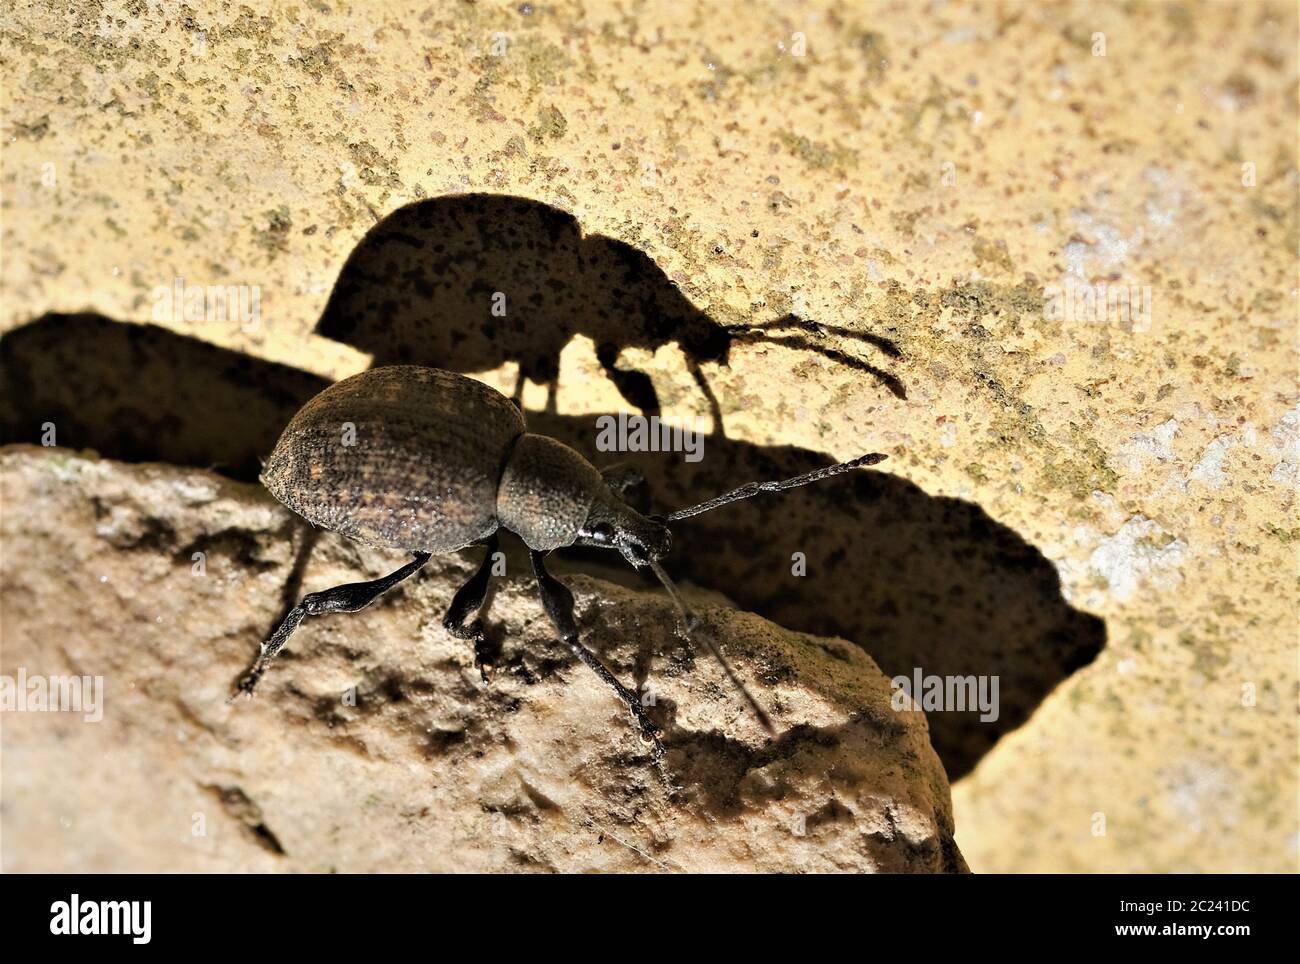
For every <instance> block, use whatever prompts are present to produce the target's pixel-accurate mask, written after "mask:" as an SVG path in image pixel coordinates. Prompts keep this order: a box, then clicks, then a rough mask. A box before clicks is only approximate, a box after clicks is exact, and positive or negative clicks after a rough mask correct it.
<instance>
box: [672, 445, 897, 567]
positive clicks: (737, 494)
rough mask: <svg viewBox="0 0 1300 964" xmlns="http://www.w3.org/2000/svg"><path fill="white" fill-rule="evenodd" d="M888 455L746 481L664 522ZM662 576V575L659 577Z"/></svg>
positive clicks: (877, 454)
mask: <svg viewBox="0 0 1300 964" xmlns="http://www.w3.org/2000/svg"><path fill="white" fill-rule="evenodd" d="M886 458H888V456H886V455H883V454H881V453H880V452H871V453H869V454H867V455H859V456H858V457H857V458H856V459H853V460H852V461H850V462H841V463H839V464H838V465H828V466H827V467H826V468H824V469H816V470H815V471H812V472H806V473H804V474H803V475H796V476H795V477H794V478H793V479H786V480H784V481H783V482H747V483H745V484H744V485H742V486H741V487H740V488H738V489H733V490H732V491H730V492H728V493H727V494H726V495H719V496H717V497H715V498H712V499H710V500H709V501H708V502H701V503H700V504H699V505H693V506H691V507H689V508H686V509H678V510H677V511H676V512H674V513H672V514H671V515H668V516H664V517H663V518H664V521H665V522H676V521H678V520H679V519H688V518H690V517H691V516H693V515H699V514H700V513H701V512H708V511H710V510H711V509H716V508H718V507H719V506H723V505H726V504H727V503H729V502H739V501H740V500H741V499H748V498H750V497H752V496H755V495H758V494H759V493H760V492H784V491H785V490H786V489H796V488H798V487H799V486H801V485H807V484H808V483H809V482H820V481H821V480H822V479H829V478H830V477H831V476H834V475H839V474H841V473H843V472H848V471H849V470H850V469H856V468H858V467H860V466H863V465H875V464H876V463H877V462H883V461H884V460H885V459H886ZM661 578H662V577H661Z"/></svg>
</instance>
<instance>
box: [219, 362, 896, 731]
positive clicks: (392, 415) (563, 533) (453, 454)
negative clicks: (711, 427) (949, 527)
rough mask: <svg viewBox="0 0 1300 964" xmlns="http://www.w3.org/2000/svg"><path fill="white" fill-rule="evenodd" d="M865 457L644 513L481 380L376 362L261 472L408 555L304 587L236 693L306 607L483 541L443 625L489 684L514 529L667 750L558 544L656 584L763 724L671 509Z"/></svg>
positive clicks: (366, 595)
mask: <svg viewBox="0 0 1300 964" xmlns="http://www.w3.org/2000/svg"><path fill="white" fill-rule="evenodd" d="M884 457H885V456H883V455H879V454H871V455H864V456H861V457H860V458H857V459H854V460H852V461H850V462H843V463H840V464H838V465H833V466H829V467H827V468H824V469H819V470H817V471H815V472H810V473H808V474H806V475H801V476H798V477H796V478H793V479H787V480H785V481H782V482H751V483H749V484H748V485H744V486H741V487H740V488H739V489H736V490H734V491H732V492H729V493H727V494H726V495H721V496H718V497H717V498H715V499H711V500H709V501H707V502H702V503H700V504H699V505H695V506H691V507H690V508H687V509H682V510H679V511H677V512H674V513H672V514H671V515H669V516H666V517H647V516H644V515H642V514H640V513H639V512H637V511H636V510H635V509H633V508H632V507H631V506H629V505H628V504H627V503H626V502H624V501H623V498H622V494H623V492H625V491H626V490H627V488H628V487H630V486H631V485H632V484H634V483H635V482H636V481H638V477H637V475H636V474H635V472H633V471H630V470H628V469H627V468H626V467H620V466H615V467H613V468H611V469H606V470H605V472H603V473H602V472H600V471H598V470H597V469H596V468H595V467H594V466H593V465H592V464H591V463H590V462H588V461H587V460H586V459H585V458H583V457H582V456H581V455H579V454H578V453H577V452H575V451H574V450H573V449H571V448H569V447H568V446H567V445H564V444H562V443H560V442H557V441H556V440H555V439H553V438H550V437H548V436H545V435H536V434H533V433H531V432H528V431H527V430H526V428H525V425H524V418H523V415H522V414H521V413H520V411H519V409H518V408H516V407H515V405H514V403H513V402H511V401H510V399H508V398H506V397H505V396H504V395H502V394H501V393H500V392H497V391H495V390H494V389H492V388H489V387H488V386H487V385H484V384H482V383H481V382H477V381H475V380H474V379H472V378H468V377H466V376H464V375H459V374H456V373H454V372H446V371H442V370H440V369H436V368H419V367H415V366H410V365H394V366H389V367H384V368H375V369H371V370H369V371H366V372H362V373H361V374H359V375H353V376H352V377H351V378H347V379H344V380H343V381H341V382H338V383H337V384H335V385H331V386H330V387H329V388H327V389H325V390H324V391H323V392H321V393H320V394H319V395H317V396H316V397H315V398H313V399H312V400H311V401H309V402H308V403H307V404H306V405H304V406H303V407H302V409H301V410H300V411H299V412H298V414H297V415H295V416H294V417H293V419H292V420H290V422H289V424H288V426H287V427H286V428H285V430H284V433H283V434H282V435H281V436H280V440H279V442H277V443H276V446H275V450H274V451H273V452H272V453H271V456H270V458H269V459H268V461H267V463H266V467H265V470H264V471H263V472H262V476H261V479H262V483H263V484H264V485H265V486H266V487H267V489H268V490H269V491H270V492H271V494H272V495H274V496H275V497H276V498H277V499H279V500H280V501H281V502H283V503H284V504H285V505H286V506H288V507H289V508H290V509H292V510H293V511H294V512H296V513H298V514H299V515H301V516H302V517H303V518H305V519H306V520H307V521H308V522H310V523H312V524H313V525H315V526H320V527H321V528H325V529H331V530H333V531H335V532H338V533H340V534H341V535H344V536H347V537H348V538H350V539H355V540H357V541H358V542H362V543H365V544H367V545H372V546H382V547H386V548H392V549H405V550H407V551H408V552H411V553H413V554H414V556H415V558H414V559H413V560H412V561H411V562H408V563H407V564H406V565H404V566H402V567H401V568H400V569H398V570H396V571H395V572H392V573H389V574H388V575H387V576H384V577H383V578H381V579H375V580H373V581H371V582H362V583H349V584H347V585H343V586H336V587H334V588H333V589H327V590H324V591H323V592H314V593H309V594H308V595H306V596H304V597H303V599H302V602H300V603H299V604H298V605H297V606H295V607H294V608H293V609H291V610H290V611H289V613H288V614H287V615H286V616H285V617H284V619H283V620H282V621H281V622H280V624H279V626H277V627H276V630H275V632H274V633H272V634H271V637H270V639H268V640H267V641H266V642H264V643H263V644H262V648H261V652H260V654H259V655H258V657H257V660H256V661H255V662H254V664H253V666H252V667H251V668H250V669H249V671H248V672H247V673H246V674H245V675H244V676H243V677H242V678H241V679H240V681H239V683H238V685H237V692H242V693H244V694H247V695H251V694H252V692H253V689H254V687H255V686H256V685H257V682H258V680H259V679H260V678H261V676H262V674H263V673H264V672H265V671H266V668H267V665H268V664H269V663H270V662H271V660H272V659H274V658H275V656H276V654H277V653H279V652H280V650H281V649H283V648H284V645H285V643H286V642H288V640H289V637H290V636H292V635H293V632H294V630H296V629H297V628H298V625H299V623H301V622H302V621H303V619H305V618H306V617H307V616H319V615H322V614H324V613H341V612H349V613H350V612H357V611H358V610H361V609H364V608H365V607H366V606H368V605H370V603H372V602H374V601H375V600H376V599H377V598H379V596H380V595H382V594H383V593H384V592H386V591H387V590H389V589H391V588H392V587H393V586H395V585H397V584H398V583H399V582H401V581H402V580H403V579H406V578H407V577H409V576H412V575H414V574H415V573H416V572H418V571H419V570H420V569H421V568H422V567H423V566H424V564H425V563H426V562H428V561H429V557H430V555H432V554H433V553H435V552H439V553H441V552H452V551H455V550H457V549H462V548H464V547H466V546H470V545H486V546H487V554H486V555H485V556H484V559H483V564H482V566H481V567H480V568H479V570H478V572H477V573H475V575H474V576H473V577H472V578H471V579H470V580H469V582H467V583H466V584H465V585H464V586H462V587H461V588H460V589H459V590H458V591H457V593H456V595H455V597H454V598H453V599H452V602H451V608H450V609H449V610H448V612H447V615H446V617H445V618H444V620H443V625H444V626H445V627H446V629H447V631H448V632H450V633H452V634H453V635H455V636H457V637H459V638H461V639H466V640H472V641H473V643H474V662H475V665H476V666H478V668H479V671H480V673H481V674H482V676H483V679H484V680H485V681H486V680H487V667H486V665H485V659H484V652H483V647H484V636H483V622H482V620H481V619H479V618H477V617H476V618H474V620H473V621H472V622H470V621H469V618H470V616H471V615H474V614H477V612H478V610H479V609H480V608H481V607H482V605H483V600H484V598H485V597H486V595H487V587H488V581H489V579H490V577H491V574H492V568H491V567H492V558H493V554H494V553H495V552H496V548H497V530H498V529H499V528H501V527H503V526H504V527H505V528H507V529H509V530H511V531H513V532H515V533H516V534H518V535H519V537H520V538H521V539H523V541H524V543H525V544H526V545H527V546H528V548H529V549H530V550H531V555H532V563H533V571H534V573H535V574H536V576H537V582H538V587H539V589H540V591H541V597H542V603H543V605H544V607H545V609H546V613H547V615H548V616H549V617H550V619H551V622H552V623H553V624H554V625H555V628H556V630H557V631H558V632H559V634H560V637H561V638H562V639H563V640H564V642H565V644H566V645H568V647H569V648H570V649H571V650H572V651H573V653H574V655H576V656H577V657H578V658H579V659H581V660H582V661H583V662H584V663H586V664H587V665H588V666H589V667H591V669H592V670H593V671H594V672H595V673H596V675H598V676H599V677H600V678H601V679H602V680H604V681H605V682H606V683H607V684H608V685H609V686H610V687H611V688H612V689H613V690H614V692H615V693H617V694H618V696H619V698H620V699H621V700H622V701H623V702H624V703H626V704H627V706H628V709H630V710H631V712H632V715H633V717H635V719H636V722H637V724H638V725H639V726H640V728H641V732H642V733H643V734H644V738H645V739H646V740H647V741H648V742H649V743H651V744H652V745H653V746H654V751H655V755H656V756H659V755H661V754H662V753H663V746H662V744H661V743H660V741H659V736H660V733H659V731H658V729H657V728H656V726H655V724H654V723H653V722H652V721H651V720H650V718H649V717H648V716H647V715H646V713H645V710H644V709H642V707H641V701H640V700H639V699H638V698H637V696H636V694H635V693H633V692H632V691H631V690H629V689H628V688H627V687H625V686H624V685H623V684H622V683H620V682H619V681H618V679H616V678H615V676H614V674H613V673H611V672H610V671H609V669H608V668H607V667H606V666H605V665H604V664H603V663H602V662H601V661H600V659H599V658H598V657H597V656H596V654H595V653H593V652H592V651H591V650H590V649H588V648H587V647H586V646H584V645H583V644H582V642H581V641H580V640H579V638H578V626H577V622H576V621H575V619H574V615H573V594H572V593H571V592H570V591H569V590H568V588H567V587H566V586H565V585H564V584H563V583H562V582H560V581H559V580H557V579H556V578H555V577H554V576H552V575H551V574H550V573H549V572H547V570H546V565H545V558H546V555H547V554H548V553H550V552H552V551H553V550H555V549H560V548H563V547H565V546H601V547H606V548H611V549H617V550H618V551H619V552H620V553H621V554H622V555H623V557H624V558H625V559H626V560H627V561H628V562H629V563H630V564H631V565H632V566H634V567H636V568H638V569H639V568H642V567H648V568H649V569H651V570H652V571H653V572H654V574H655V575H656V576H657V577H658V578H659V580H660V581H661V582H662V583H663V585H664V587H665V588H666V589H667V590H668V592H669V594H670V595H671V597H672V599H673V602H674V603H675V605H676V606H677V609H678V611H679V613H680V614H681V616H682V619H683V622H684V624H685V628H686V632H687V634H688V636H691V637H692V638H694V637H696V636H698V637H699V638H700V639H702V640H703V641H704V642H705V644H706V645H707V647H708V648H709V650H710V651H711V652H712V653H713V655H714V656H715V657H717V659H718V660H719V662H721V663H722V666H723V667H724V669H725V670H726V672H727V675H728V677H729V678H730V679H731V680H732V682H733V683H734V684H735V685H736V686H737V688H738V689H739V690H740V691H741V693H742V694H743V695H744V696H745V697H746V699H747V700H748V701H749V704H750V706H751V707H752V708H753V710H754V712H755V713H756V714H757V715H758V717H759V719H760V720H761V721H762V722H763V724H764V726H765V727H767V728H768V729H769V730H770V729H771V724H770V723H769V722H768V719H767V716H766V714H765V713H764V712H763V710H762V708H761V707H759V705H758V703H757V702H756V701H755V700H754V699H753V697H752V696H750V694H749V693H748V691H746V690H745V688H744V687H743V686H742V685H741V684H740V681H739V680H738V679H737V678H736V676H735V674H734V673H733V672H732V671H731V668H730V667H729V666H728V665H727V663H726V661H725V660H723V659H722V656H721V654H720V653H719V652H718V649H717V647H716V646H714V645H713V642H712V641H711V640H710V639H709V638H708V636H707V635H705V634H703V633H702V632H700V631H699V626H698V621H697V619H696V617H695V615H694V614H693V613H692V612H691V611H690V609H689V608H688V607H687V606H686V605H685V603H684V602H683V601H682V598H681V596H680V595H679V593H678V592H677V590H676V587H675V586H674V585H673V583H672V581H671V580H670V579H669V578H668V575H667V574H666V573H665V572H664V570H663V568H662V567H661V566H660V564H659V559H660V558H661V557H662V556H663V555H664V554H665V553H667V552H668V549H669V547H670V545H671V543H672V538H671V535H670V533H669V531H668V527H667V525H666V523H667V522H672V521H675V520H677V519H684V518H686V517H687V516H692V515H696V514H698V513H700V512H707V511H708V510H710V509H714V508H717V507H718V506H720V505H725V504H727V503H728V502H734V501H736V500H737V499H746V498H749V497H750V496H753V495H757V494H758V493H760V492H779V491H781V490H783V489H789V488H794V487H795V486H799V485H805V484H807V483H809V482H815V481H817V480H819V479H825V478H829V477H830V476H832V475H838V474H839V473H841V472H846V471H848V470H850V469H853V468H856V467H858V466H865V465H874V464H875V463H877V462H879V461H881V460H882V459H883V458H884Z"/></svg>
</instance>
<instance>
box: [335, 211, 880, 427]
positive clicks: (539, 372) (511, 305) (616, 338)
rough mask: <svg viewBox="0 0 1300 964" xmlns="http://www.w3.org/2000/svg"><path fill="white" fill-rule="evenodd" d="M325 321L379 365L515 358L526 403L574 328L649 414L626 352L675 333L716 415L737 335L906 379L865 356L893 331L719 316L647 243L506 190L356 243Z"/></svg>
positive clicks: (480, 367) (391, 220)
mask: <svg viewBox="0 0 1300 964" xmlns="http://www.w3.org/2000/svg"><path fill="white" fill-rule="evenodd" d="M316 333H317V334H319V335H323V336H325V337H327V338H331V339H333V340H336V341H341V342H345V343H347V344H349V345H351V346H353V347H355V348H357V349H359V350H360V351H362V352H365V353H366V354H368V355H371V356H373V358H374V364H375V365H377V366H378V365H397V364H409V365H425V366H429V367H432V368H443V369H447V370H450V371H459V372H482V371H490V370H495V369H497V368H499V367H501V365H503V364H504V363H506V362H515V363H517V364H518V366H519V389H517V390H516V393H515V396H516V401H518V400H519V398H520V397H521V395H520V392H521V391H522V385H523V380H524V379H525V378H527V379H529V380H531V381H534V382H537V383H542V384H545V385H547V386H549V392H548V396H547V397H548V405H547V408H548V410H550V411H553V410H554V407H555V406H554V399H555V383H556V379H557V378H558V374H559V362H560V352H561V351H562V350H563V349H564V347H565V346H566V345H568V344H569V342H570V341H572V340H573V337H574V336H575V335H584V336H586V337H588V338H590V339H591V340H592V342H593V343H594V344H595V346H596V357H597V358H598V360H599V361H600V364H601V366H602V367H603V369H604V372H605V374H606V376H607V377H608V378H609V379H610V380H611V381H612V382H613V383H614V385H615V386H616V387H617V388H618V390H619V392H620V393H621V394H622V395H623V397H624V398H625V399H626V400H627V402H628V403H629V404H630V405H633V406H635V407H636V408H638V409H640V410H641V411H642V412H644V413H645V414H647V415H653V414H658V412H659V411H660V405H659V398H658V394H657V392H656V391H655V387H654V384H653V383H652V382H651V380H650V378H649V377H648V376H647V375H646V374H645V373H643V372H638V371H630V370H627V369H626V368H625V367H624V366H622V365H619V364H616V363H617V362H618V360H619V356H620V354H621V353H622V352H623V351H624V349H627V348H642V349H648V350H650V351H654V350H656V349H658V348H660V347H662V346H664V345H667V344H669V343H676V344H677V345H678V346H679V347H680V348H681V349H682V352H683V353H684V354H685V356H686V360H687V366H688V368H689V369H690V372H691V374H692V376H693V377H694V379H695V381H696V384H697V386H698V387H699V388H700V391H701V393H702V394H703V396H704V398H705V400H706V402H707V403H708V405H709V407H710V409H711V413H712V415H713V416H714V420H715V424H718V425H721V424H722V419H721V412H720V411H719V407H718V403H717V399H716V398H715V397H714V395H713V392H712V390H711V389H710V387H709V384H708V382H707V380H706V378H705V375H704V373H703V371H702V369H701V367H700V366H701V364H703V363H708V362H712V363H718V364H723V365H725V364H727V362H728V359H729V357H730V352H731V348H732V346H733V345H735V344H737V343H741V342H759V341H769V342H776V343H781V344H785V345H788V346H790V347H793V348H796V349H801V350H805V351H810V352H814V353H816V354H820V355H822V356H823V357H826V358H831V359H833V360H835V361H836V362H838V363H840V364H842V365H845V366H848V367H850V368H853V369H855V370H857V371H861V372H864V373H865V374H867V375H869V376H870V377H871V378H873V379H875V380H876V381H877V382H878V383H879V384H880V385H882V386H883V387H884V388H886V389H888V390H889V391H890V392H892V393H893V394H895V395H897V396H899V397H905V391H904V388H903V385H902V382H900V381H899V379H898V378H897V377H895V376H894V375H892V374H890V373H889V372H888V371H886V370H884V369H882V368H880V367H879V366H877V365H876V364H874V363H873V362H872V361H869V360H867V359H865V358H862V357H859V356H858V355H857V354H855V351H856V350H858V349H859V348H861V350H863V351H865V352H866V353H867V354H868V356H869V357H871V358H876V359H878V360H879V359H881V357H882V356H884V357H894V358H896V357H898V354H899V352H898V349H897V347H896V346H895V345H894V343H893V342H892V341H890V340H889V339H888V338H886V337H884V336H882V335H879V334H871V333H861V332H855V331H849V330H845V329H837V328H831V327H827V326H823V325H819V324H817V323H816V322H813V321H809V320H806V319H802V318H797V317H795V316H794V315H786V316H784V317H782V318H779V319H775V320H770V321H767V322H753V321H739V320H738V321H736V322H735V323H732V324H723V323H721V322H719V321H715V320H714V319H713V318H711V317H710V316H709V315H708V314H706V313H705V312H702V311H700V310H699V309H698V308H696V307H695V306H694V305H693V304H691V302H690V300H689V299H688V298H686V297H685V296H684V295H683V294H682V292H681V291H680V290H679V289H678V287H677V286H676V285H675V284H673V283H672V281H671V280H670V279H669V278H668V277H667V276H666V275H664V273H663V272H662V271H661V270H660V269H659V267H658V266H657V265H656V264H655V263H654V262H653V261H652V260H651V259H650V258H649V257H648V256H647V255H646V254H645V253H644V252H642V251H639V250H638V249H636V248H634V247H632V246H631V245H629V244H625V243H624V242H622V241H617V240H613V239H611V238H607V237H604V236H602V235H598V234H590V235H583V233H582V231H581V228H580V226H579V224H578V222H577V220H576V219H575V218H574V217H573V216H572V215H571V214H569V213H567V212H565V211H561V210H560V209H558V208H555V207H551V206H549V205H546V204H542V203H539V202H537V201H532V200H529V199H527V198H521V197H512V196H509V195H499V194H456V195H448V196H445V197H438V198H432V199H429V200H424V201H417V202H415V203H412V204H408V205H406V206H405V207H402V208H399V209H398V210H397V211H394V212H393V213H392V214H389V215H388V216H387V217H385V218H384V219H383V220H381V221H380V222H378V223H377V224H376V225H375V226H374V227H373V228H371V229H370V231H369V232H368V233H367V234H366V236H365V237H364V238H362V239H361V241H360V242H359V243H358V244H357V246H356V248H354V249H353V251H352V253H351V254H350V255H349V257H348V259H347V261H346V263H345V264H344V266H343V269H342V270H341V271H340V273H339V277H338V279H337V281H336V282H335V284H334V288H333V290H332V291H331V293H330V297H329V300H328V302H327V303H326V306H325V310H324V312H323V314H322V315H321V318H320V321H319V322H318V324H317V326H316ZM850 342H856V343H857V344H856V345H854V346H853V349H854V350H849V348H848V347H847V346H848V345H849V343H850Z"/></svg>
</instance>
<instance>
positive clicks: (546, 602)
mask: <svg viewBox="0 0 1300 964" xmlns="http://www.w3.org/2000/svg"><path fill="white" fill-rule="evenodd" d="M532 558H533V572H534V573H536V575H537V585H538V588H539V589H540V590H541V593H542V606H543V608H545V610H546V615H547V616H549V617H550V619H551V622H552V623H553V624H554V625H555V628H556V629H557V630H558V631H559V633H560V638H561V639H563V640H564V642H565V644H566V645H567V646H568V647H569V649H570V650H572V651H573V654H574V655H575V656H577V657H578V659H580V660H582V661H583V662H584V663H586V664H587V666H588V667H589V668H590V669H591V671H592V672H594V673H595V674H596V675H597V676H599V677H600V678H601V679H602V680H604V682H605V683H606V684H607V685H608V686H609V687H610V688H611V689H612V690H613V691H614V692H615V693H617V694H618V698H619V699H621V700H622V701H623V702H624V703H626V704H627V708H628V709H629V710H631V711H632V716H633V717H634V718H635V719H636V722H637V725H638V726H639V727H641V733H642V736H643V739H644V740H645V741H646V742H647V743H649V744H651V746H653V747H654V755H655V758H656V759H658V758H659V757H661V756H663V753H664V745H663V744H662V743H661V742H660V741H659V733H660V730H659V728H658V727H657V726H655V724H654V721H653V720H651V719H650V717H648V716H647V715H646V712H645V710H644V709H642V707H641V700H640V698H639V697H638V696H637V695H636V693H634V692H632V691H631V690H630V689H628V688H627V687H626V686H624V685H623V684H622V683H620V682H619V681H618V679H617V677H615V676H614V674H613V673H611V672H610V671H609V668H608V667H606V666H605V664H604V663H602V662H601V661H600V657H598V656H597V655H596V654H595V653H593V652H592V651H591V650H590V649H588V648H587V647H586V646H584V645H582V642H581V641H580V640H579V639H578V623H577V621H576V620H575V619H574V617H573V593H572V592H570V591H569V587H568V586H566V585H565V584H564V583H562V582H560V581H559V580H558V579H556V578H555V577H554V576H552V575H551V574H550V573H549V572H547V571H546V563H545V559H546V553H544V552H538V551H536V550H533V551H532Z"/></svg>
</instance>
